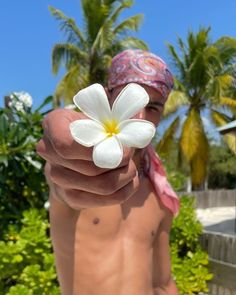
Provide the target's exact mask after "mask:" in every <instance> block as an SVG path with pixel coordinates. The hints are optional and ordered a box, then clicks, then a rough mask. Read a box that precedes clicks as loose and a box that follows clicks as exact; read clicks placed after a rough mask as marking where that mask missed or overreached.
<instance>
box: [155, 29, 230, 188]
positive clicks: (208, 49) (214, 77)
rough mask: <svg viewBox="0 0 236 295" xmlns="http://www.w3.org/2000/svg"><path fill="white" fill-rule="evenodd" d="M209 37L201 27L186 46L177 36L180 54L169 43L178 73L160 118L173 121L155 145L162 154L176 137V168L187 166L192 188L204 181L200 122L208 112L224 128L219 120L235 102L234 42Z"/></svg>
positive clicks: (205, 139) (204, 137) (205, 151)
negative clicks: (183, 164)
mask: <svg viewBox="0 0 236 295" xmlns="http://www.w3.org/2000/svg"><path fill="white" fill-rule="evenodd" d="M209 32H210V28H207V29H204V28H200V30H199V31H198V32H197V33H196V34H194V33H192V32H189V33H188V36H187V44H185V43H184V41H183V40H182V39H181V38H180V37H178V38H177V41H178V45H179V50H180V54H177V51H176V50H175V48H174V46H173V45H171V44H168V48H169V52H170V54H171V57H172V60H173V64H174V67H175V69H176V72H177V73H176V78H175V88H174V90H173V91H172V92H171V93H170V95H169V97H168V100H167V102H166V105H165V109H164V118H166V120H170V118H171V117H173V120H172V122H171V124H170V125H169V127H168V128H167V130H166V131H165V134H164V136H163V137H162V139H161V140H160V141H159V143H158V145H157V150H158V152H159V153H161V154H163V155H164V154H165V153H166V152H167V151H168V150H169V147H170V145H171V142H173V140H174V138H175V137H176V136H177V140H178V158H179V164H181V163H182V162H183V161H185V162H187V164H188V166H189V170H190V175H191V180H192V185H193V187H194V188H197V187H198V186H199V185H201V184H202V183H203V181H204V180H205V179H206V176H207V162H208V158H209V139H208V136H207V132H206V128H204V123H203V121H204V117H205V116H206V113H207V111H208V113H210V116H211V118H209V120H211V121H212V123H213V122H214V124H215V122H216V121H217V120H218V123H219V124H223V123H222V121H221V122H220V120H219V117H220V119H224V120H226V116H227V115H228V116H230V115H232V110H236V97H235V96H233V92H232V89H233V88H234V83H235V78H234V74H235V72H236V71H235V69H236V64H235V57H236V39H233V38H229V37H223V38H220V39H219V40H218V41H217V42H215V43H211V41H210V39H209ZM226 113H227V114H226ZM216 114H217V116H218V119H216ZM212 126H213V127H214V125H213V124H212ZM214 128H215V127H214ZM175 140H176V138H175ZM231 147H232V146H231Z"/></svg>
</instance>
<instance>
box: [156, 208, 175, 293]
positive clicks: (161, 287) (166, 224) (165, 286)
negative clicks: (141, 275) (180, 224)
mask: <svg viewBox="0 0 236 295" xmlns="http://www.w3.org/2000/svg"><path fill="white" fill-rule="evenodd" d="M172 219H173V216H172V214H171V213H170V211H168V209H166V214H165V218H164V219H163V220H162V222H161V224H160V227H159V230H158V233H157V235H156V238H155V241H154V247H153V291H154V295H179V292H178V289H177V287H176V284H175V281H174V280H173V278H172V276H171V258H170V246H169V233H170V229H171V226H172Z"/></svg>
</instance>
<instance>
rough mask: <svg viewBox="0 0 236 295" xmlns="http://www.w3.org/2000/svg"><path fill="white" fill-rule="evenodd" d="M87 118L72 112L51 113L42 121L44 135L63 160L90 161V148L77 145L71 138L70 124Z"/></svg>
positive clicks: (58, 111)
mask: <svg viewBox="0 0 236 295" xmlns="http://www.w3.org/2000/svg"><path fill="white" fill-rule="evenodd" d="M85 118H87V117H86V116H85V115H84V114H82V113H78V112H75V111H72V110H65V109H59V110H55V111H52V112H51V113H49V114H48V115H47V117H46V118H45V119H44V121H43V128H44V134H45V136H47V138H48V139H49V140H50V142H51V144H52V146H53V148H54V149H55V150H56V152H57V153H58V154H59V155H60V156H61V157H63V158H65V159H81V160H91V159H92V148H88V147H84V146H82V145H80V144H79V143H77V142H76V141H75V140H74V139H73V137H72V136H71V133H70V129H69V125H70V123H71V122H73V121H75V120H79V119H85Z"/></svg>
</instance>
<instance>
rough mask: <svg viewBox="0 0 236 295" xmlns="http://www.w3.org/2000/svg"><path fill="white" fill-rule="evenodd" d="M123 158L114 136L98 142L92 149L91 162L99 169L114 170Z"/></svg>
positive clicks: (121, 149) (120, 146) (118, 143)
mask: <svg viewBox="0 0 236 295" xmlns="http://www.w3.org/2000/svg"><path fill="white" fill-rule="evenodd" d="M122 158H123V148H122V145H121V144H120V142H119V140H117V138H116V136H111V137H108V138H106V139H105V140H103V141H102V142H99V143H98V144H97V145H95V147H94V148H93V161H94V163H95V165H96V166H98V167H101V168H110V169H112V168H116V167H117V166H118V165H119V164H120V162H121V160H122Z"/></svg>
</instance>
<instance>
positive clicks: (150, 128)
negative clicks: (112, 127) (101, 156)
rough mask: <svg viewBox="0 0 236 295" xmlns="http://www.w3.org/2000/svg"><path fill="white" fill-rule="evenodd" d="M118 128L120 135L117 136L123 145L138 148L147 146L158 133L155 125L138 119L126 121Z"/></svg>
mask: <svg viewBox="0 0 236 295" xmlns="http://www.w3.org/2000/svg"><path fill="white" fill-rule="evenodd" d="M118 128H119V129H120V133H119V134H117V137H118V138H119V140H120V141H121V143H122V144H123V145H126V146H129V147H136V148H144V147H145V146H147V145H148V144H149V143H150V142H151V140H152V138H153V136H154V135H155V132H156V128H155V126H154V124H152V123H151V122H149V121H146V120H138V119H130V120H125V121H123V122H122V123H121V124H120V125H119V127H118Z"/></svg>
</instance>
